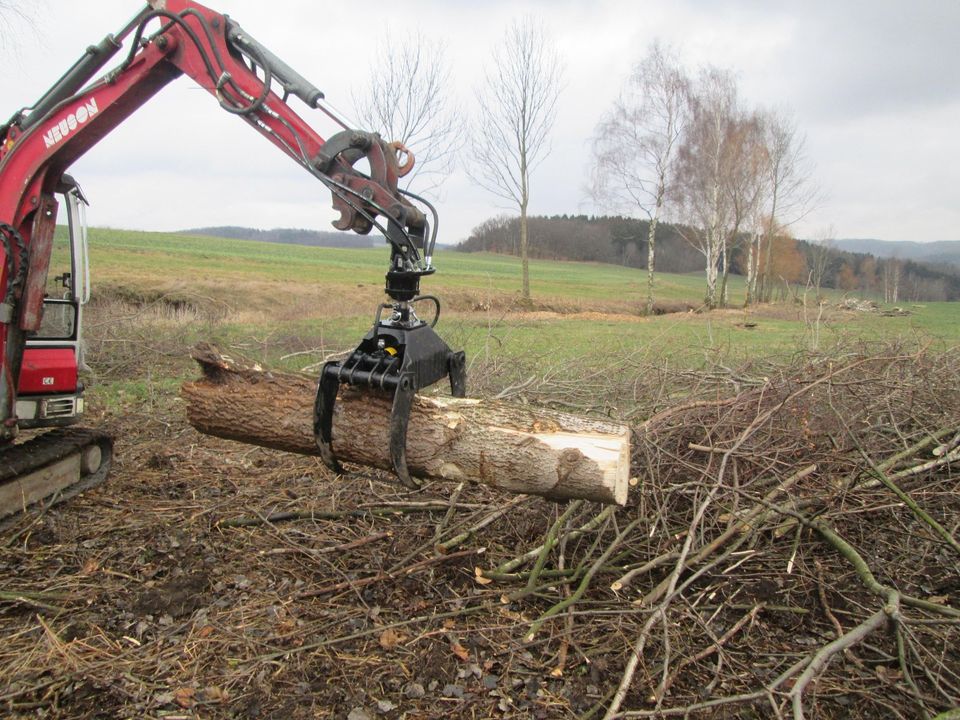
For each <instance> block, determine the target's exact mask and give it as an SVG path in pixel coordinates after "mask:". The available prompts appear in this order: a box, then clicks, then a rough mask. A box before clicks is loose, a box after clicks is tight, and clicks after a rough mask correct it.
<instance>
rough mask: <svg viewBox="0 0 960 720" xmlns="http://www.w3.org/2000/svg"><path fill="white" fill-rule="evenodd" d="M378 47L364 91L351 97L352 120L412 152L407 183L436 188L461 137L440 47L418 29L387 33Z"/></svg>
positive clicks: (452, 162)
mask: <svg viewBox="0 0 960 720" xmlns="http://www.w3.org/2000/svg"><path fill="white" fill-rule="evenodd" d="M380 48H381V49H380V52H379V53H378V54H377V56H376V58H375V60H374V63H375V64H374V67H375V68H376V72H371V73H369V74H368V75H369V78H370V80H369V84H368V85H367V87H366V91H365V93H364V94H363V95H361V96H354V98H353V102H354V106H355V108H356V114H357V119H358V120H359V121H360V122H361V124H362V125H363V127H365V128H367V129H372V130H376V131H377V132H379V133H380V134H381V135H382V136H383V137H384V138H385V139H386V140H396V141H399V142H401V143H402V144H403V145H404V146H405V147H408V148H410V150H411V151H413V152H414V153H415V158H416V162H415V165H414V168H413V170H412V171H411V172H410V174H409V175H407V176H406V178H405V180H406V184H407V186H409V185H410V184H411V183H412V182H413V180H414V178H417V179H418V180H419V181H420V190H421V191H425V192H430V191H435V190H436V189H437V188H438V187H440V185H441V183H442V182H443V180H444V179H445V178H446V177H447V176H448V175H449V174H450V173H451V172H452V170H453V168H454V165H455V164H456V158H457V153H458V151H459V150H460V148H461V147H462V146H463V144H464V137H465V126H464V121H463V113H462V112H461V110H460V108H459V107H458V106H457V104H456V102H455V100H454V99H453V98H452V97H451V94H450V70H449V65H448V63H447V62H446V59H445V48H444V46H443V44H442V43H440V42H436V41H431V40H428V39H426V38H424V37H422V36H421V35H419V34H417V35H415V36H413V37H410V38H406V39H405V40H404V42H401V43H395V42H394V39H393V38H392V37H391V36H390V35H387V37H386V38H385V40H384V42H383V43H382V44H381V45H380Z"/></svg>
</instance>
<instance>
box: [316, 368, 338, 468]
mask: <svg viewBox="0 0 960 720" xmlns="http://www.w3.org/2000/svg"><path fill="white" fill-rule="evenodd" d="M339 365H340V364H339V363H337V362H328V363H325V364H324V366H323V371H322V372H321V373H320V382H319V383H318V384H317V399H316V401H315V402H314V404H313V434H314V437H315V438H316V442H317V447H318V448H319V450H320V459H321V460H323V464H324V465H326V466H327V467H328V468H330V469H331V470H333V472H335V473H342V472H343V468H342V467H341V466H340V463H338V462H337V459H336V458H335V457H334V455H333V447H332V446H331V444H330V443H331V441H332V440H333V406H334V404H335V403H336V401H337V390H339V389H340V381H339V379H338V378H337V370H338V368H339Z"/></svg>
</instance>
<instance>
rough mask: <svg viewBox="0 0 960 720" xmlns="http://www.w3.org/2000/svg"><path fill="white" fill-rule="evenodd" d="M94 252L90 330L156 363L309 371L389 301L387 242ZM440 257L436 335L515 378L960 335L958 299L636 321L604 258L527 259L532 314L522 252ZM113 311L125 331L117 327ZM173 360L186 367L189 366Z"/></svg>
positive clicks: (146, 240) (430, 289) (145, 244)
mask: <svg viewBox="0 0 960 720" xmlns="http://www.w3.org/2000/svg"><path fill="white" fill-rule="evenodd" d="M90 247H91V272H92V276H93V284H94V298H95V299H96V300H97V301H98V302H97V303H95V306H94V308H92V309H91V317H92V318H93V323H92V326H91V328H90V330H91V333H90V334H91V336H97V335H98V333H99V334H100V335H103V334H104V333H107V335H109V337H108V338H105V340H104V342H105V343H106V344H105V345H103V354H104V355H106V353H107V351H109V352H113V353H115V352H116V350H117V343H119V344H120V345H122V344H123V337H122V334H123V333H127V335H128V336H136V335H137V333H138V332H140V331H139V330H137V329H136V328H141V329H143V328H145V330H142V331H143V332H145V333H146V334H147V337H146V339H145V341H144V342H145V344H146V346H147V349H149V348H150V347H154V349H155V350H156V351H157V353H158V354H159V355H162V356H167V357H169V356H176V355H178V354H179V356H180V357H183V356H184V355H185V352H184V348H186V347H189V346H190V345H192V344H193V343H194V342H197V341H200V340H212V341H215V342H219V343H222V344H225V345H230V346H234V347H238V348H240V349H241V350H243V351H244V352H247V353H249V354H251V355H252V356H254V357H256V358H258V359H261V360H263V361H265V362H269V363H271V364H276V365H279V366H282V367H286V368H289V369H301V368H304V367H309V366H310V365H312V364H315V363H317V362H318V361H319V360H320V359H322V357H323V356H324V355H326V354H328V353H330V352H335V351H340V350H344V349H348V348H349V347H352V346H353V345H354V344H355V343H356V342H357V341H358V340H359V338H360V337H361V336H362V334H363V333H364V332H366V330H367V329H368V328H369V326H370V324H371V321H372V317H373V313H374V310H375V308H376V304H377V303H378V302H380V301H381V300H382V299H383V294H382V286H383V273H384V270H385V266H386V262H387V259H388V250H387V248H386V247H376V248H372V249H359V250H358V249H338V248H312V247H303V246H296V245H279V244H271V243H259V242H252V241H242V240H224V239H219V238H207V237H193V236H186V235H177V234H169V233H146V232H132V231H122V230H110V229H93V230H91V233H90ZM435 262H436V265H437V267H438V268H439V271H438V273H437V274H436V275H434V276H432V277H429V278H426V279H424V281H423V284H422V289H423V290H424V292H427V293H432V294H436V295H439V296H440V297H441V298H442V300H443V301H444V303H445V304H444V314H443V316H442V318H441V321H440V325H439V330H440V332H441V334H442V335H443V336H444V337H445V338H446V339H447V341H448V342H449V343H450V344H451V345H452V346H456V347H462V348H464V349H465V350H466V351H467V353H468V357H469V358H470V359H471V362H472V363H473V364H477V363H486V364H488V365H489V364H491V363H492V364H493V366H496V367H501V368H502V371H503V372H505V373H506V376H511V377H512V376H516V375H517V374H520V373H523V372H525V371H526V370H527V369H529V368H532V367H550V368H558V367H559V368H562V367H569V368H570V369H571V370H572V369H574V368H577V371H578V372H579V371H581V370H582V369H584V368H586V369H589V368H603V367H610V366H612V365H614V364H616V362H617V361H618V360H621V359H623V358H627V357H642V358H646V359H649V360H653V361H657V360H660V359H663V360H664V361H667V362H670V363H672V364H674V365H677V366H693V367H697V366H703V365H705V364H710V363H717V362H725V363H741V362H744V361H749V360H755V359H762V358H768V357H771V356H778V355H790V354H794V353H796V352H798V351H805V350H813V349H817V350H820V351H828V350H829V349H830V348H833V347H838V346H842V345H848V344H850V343H852V342H859V341H878V340H899V341H901V342H905V343H909V344H912V345H916V344H924V343H927V344H948V345H952V344H955V343H957V342H958V341H960V323H958V322H957V318H958V316H960V313H958V307H957V305H956V304H953V303H927V304H923V305H908V306H906V307H907V308H908V309H909V310H910V311H911V314H910V315H908V316H905V317H883V316H880V315H878V314H868V313H852V312H845V311H837V310H835V309H830V308H828V309H827V310H826V311H825V312H824V313H823V315H822V317H820V318H819V320H818V310H817V308H816V307H815V305H814V303H813V300H812V298H809V303H808V306H807V307H806V309H805V308H804V306H803V305H802V304H801V303H796V302H788V303H782V304H775V305H771V306H762V307H759V308H752V309H750V310H749V311H745V310H742V309H728V310H719V311H714V312H711V313H693V312H676V313H670V314H665V315H660V316H656V317H652V318H646V317H641V316H640V314H639V311H640V308H641V307H642V305H643V302H644V299H645V295H646V286H645V282H646V275H645V273H643V272H641V271H638V270H635V269H629V268H623V267H618V266H612V265H602V264H596V263H572V262H550V261H532V262H531V264H530V273H531V286H532V294H533V297H534V304H535V307H534V310H533V311H529V312H517V310H518V306H517V304H516V303H517V300H518V299H519V290H518V288H519V271H520V268H519V261H518V260H517V259H516V258H513V257H507V256H500V255H491V254H465V253H458V252H451V251H447V252H443V253H441V254H440V255H439V256H438V257H437V258H436V259H435ZM702 293H703V278H702V277H701V276H700V275H697V274H690V275H668V274H661V275H660V276H659V277H658V281H657V296H658V299H659V300H661V301H666V302H669V303H675V304H681V303H688V304H690V305H692V306H696V305H697V304H698V303H699V299H700V297H701V296H702ZM730 295H731V304H732V306H734V307H738V306H739V305H741V304H742V299H743V283H742V280H741V279H740V278H739V277H735V278H733V279H732V282H731V292H730ZM116 316H119V317H121V318H124V319H125V323H126V324H123V323H121V324H120V325H117V324H116V323H115V322H114V321H113V318H114V317H116ZM105 328H110V330H106V329H105ZM107 340H109V341H110V342H106V341H107ZM92 341H93V340H92ZM133 346H134V347H135V346H136V343H133ZM172 348H176V349H172ZM177 367H178V368H180V371H181V372H189V361H185V362H184V363H182V364H181V363H177ZM118 375H122V373H118ZM117 379H119V377H118V378H117Z"/></svg>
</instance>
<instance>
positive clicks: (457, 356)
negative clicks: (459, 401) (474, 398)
mask: <svg viewBox="0 0 960 720" xmlns="http://www.w3.org/2000/svg"><path fill="white" fill-rule="evenodd" d="M447 372H448V373H449V375H450V394H451V395H453V396H454V397H458V398H462V397H466V396H467V354H466V353H465V352H463V350H460V351H459V352H451V353H450V355H449V356H448V357H447Z"/></svg>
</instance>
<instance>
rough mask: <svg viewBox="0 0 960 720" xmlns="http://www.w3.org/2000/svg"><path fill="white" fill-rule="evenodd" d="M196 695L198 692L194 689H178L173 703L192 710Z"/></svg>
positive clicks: (174, 694)
mask: <svg viewBox="0 0 960 720" xmlns="http://www.w3.org/2000/svg"><path fill="white" fill-rule="evenodd" d="M196 694H197V691H196V690H194V689H193V688H189V687H182V688H177V689H176V690H174V691H173V701H174V702H175V703H176V704H177V705H179V706H180V707H182V708H192V707H193V704H194V696H195V695H196Z"/></svg>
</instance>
